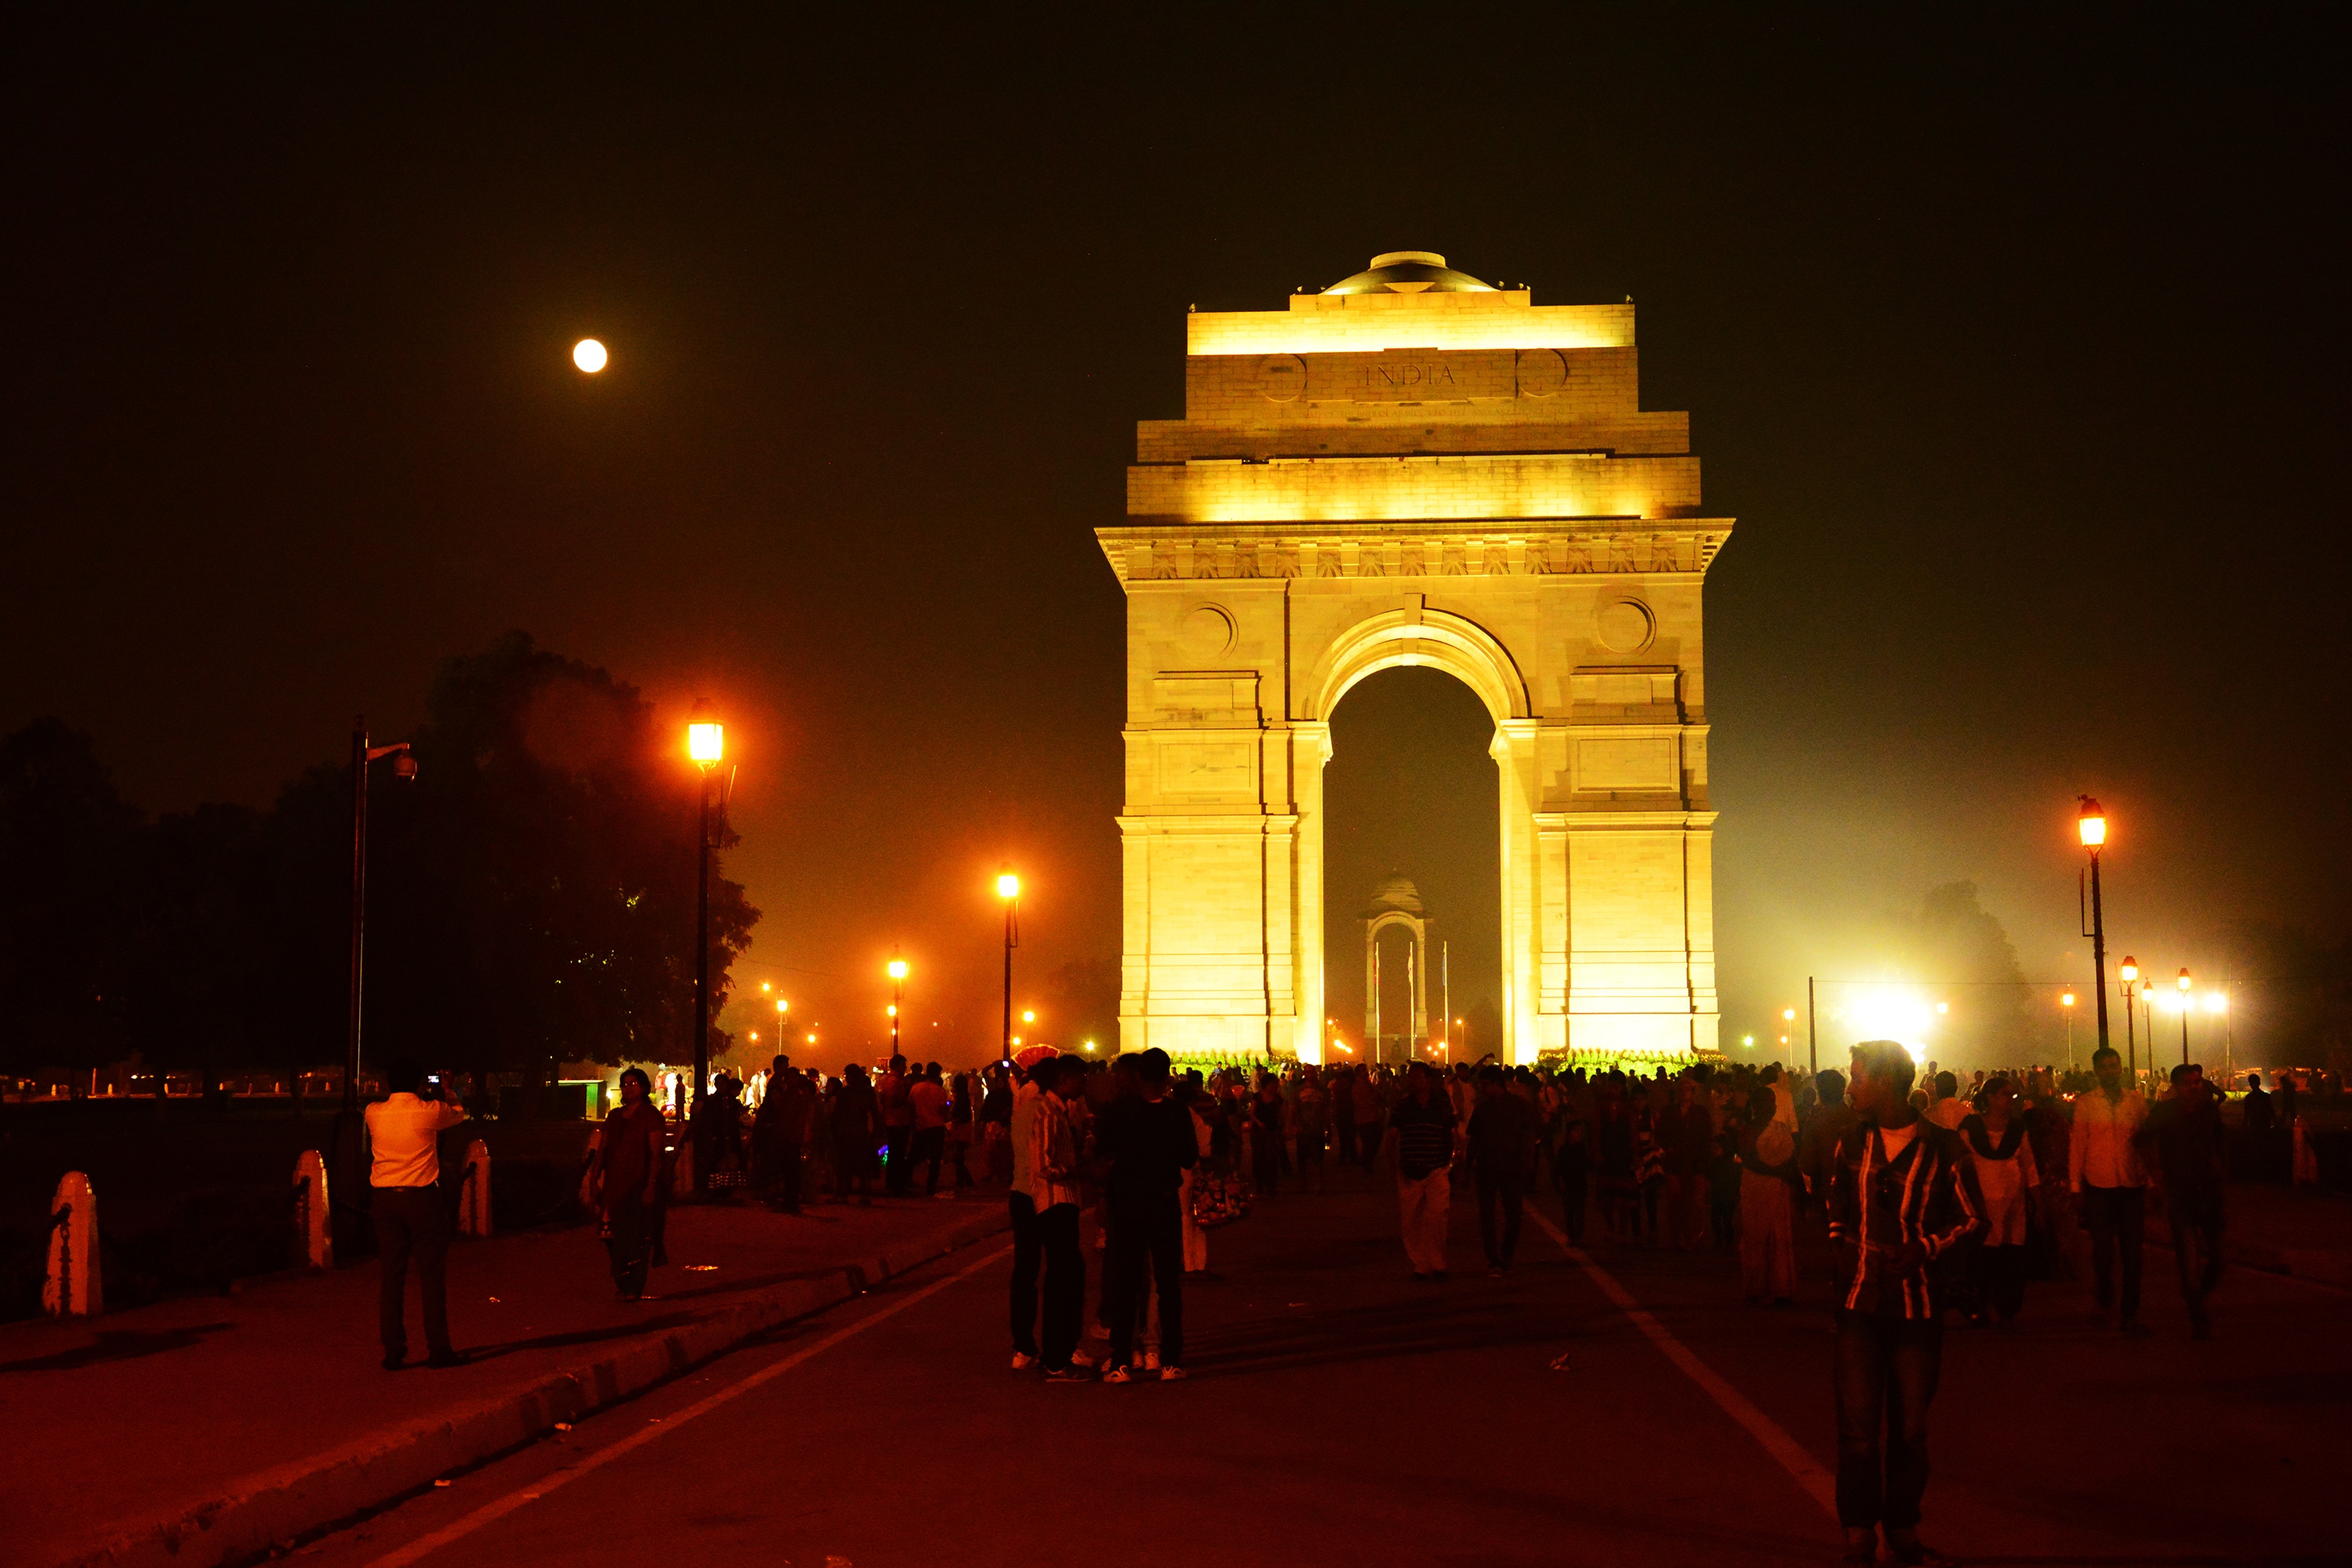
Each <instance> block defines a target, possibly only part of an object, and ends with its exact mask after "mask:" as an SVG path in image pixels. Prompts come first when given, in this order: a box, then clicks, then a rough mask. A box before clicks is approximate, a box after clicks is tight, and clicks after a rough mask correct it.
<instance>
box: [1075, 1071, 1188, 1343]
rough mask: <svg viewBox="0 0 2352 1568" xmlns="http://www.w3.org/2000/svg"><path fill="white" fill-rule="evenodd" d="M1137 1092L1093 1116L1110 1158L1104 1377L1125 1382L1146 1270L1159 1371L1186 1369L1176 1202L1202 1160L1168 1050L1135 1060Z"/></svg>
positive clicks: (1098, 1140)
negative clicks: (1174, 1084) (1154, 1299)
mask: <svg viewBox="0 0 2352 1568" xmlns="http://www.w3.org/2000/svg"><path fill="white" fill-rule="evenodd" d="M1136 1076H1137V1079H1138V1080H1139V1088H1140V1089H1141V1092H1140V1093H1139V1094H1134V1095H1123V1096H1121V1097H1120V1098H1119V1099H1118V1100H1113V1101H1112V1102H1111V1103H1110V1105H1109V1106H1108V1108H1107V1109H1105V1110H1104V1111H1103V1113H1102V1115H1101V1116H1100V1117H1099V1118H1098V1119H1097V1122H1096V1128H1095V1148H1096V1151H1097V1153H1098V1154H1100V1156H1101V1157H1102V1158H1103V1159H1105V1160H1107V1161H1108V1162H1109V1164H1110V1175H1109V1179H1108V1181H1107V1182H1106V1183H1105V1187H1106V1195H1107V1197H1108V1206H1109V1210H1110V1248H1109V1251H1110V1258H1109V1262H1108V1268H1109V1270H1110V1278H1109V1281H1108V1289H1106V1291H1105V1295H1106V1296H1108V1299H1109V1301H1110V1366H1109V1368H1108V1370H1107V1371H1106V1372H1105V1373H1103V1381H1104V1382H1106V1383H1126V1382H1128V1381H1129V1380H1130V1379H1131V1378H1132V1376H1133V1375H1134V1373H1133V1372H1132V1370H1131V1368H1130V1363H1131V1362H1132V1360H1133V1355H1134V1349H1135V1329H1136V1323H1137V1321H1138V1319H1139V1317H1140V1316H1141V1309H1142V1305H1143V1283H1144V1276H1145V1270H1146V1268H1147V1267H1148V1268H1149V1269H1150V1279H1151V1289H1152V1290H1153V1292H1154V1293H1155V1294H1156V1295H1157V1296H1158V1298H1159V1303H1160V1380H1161V1381H1162V1382H1169V1383H1172V1382H1174V1381H1176V1380H1178V1379H1180V1378H1181V1377H1182V1376H1183V1375H1184V1222H1183V1216H1182V1214H1181V1211H1180V1210H1179V1209H1178V1207H1177V1205H1178V1203H1179V1201H1180V1196H1179V1195H1180V1194H1181V1191H1182V1188H1183V1183H1184V1173H1185V1172H1186V1171H1189V1170H1191V1169H1192V1167H1193V1166H1194V1165H1195V1164H1197V1163H1199V1161H1200V1145H1199V1144H1198V1142H1195V1134H1194V1131H1193V1129H1192V1112H1191V1111H1189V1110H1185V1109H1184V1105H1183V1102H1182V1101H1181V1100H1178V1099H1177V1098H1176V1096H1175V1095H1174V1093H1173V1092H1171V1086H1170V1084H1169V1072H1168V1053H1167V1052H1166V1051H1163V1050H1160V1048H1159V1047H1152V1048H1151V1049H1150V1050H1147V1051H1145V1052H1144V1053H1143V1055H1142V1057H1141V1058H1140V1059H1139V1061H1137V1063H1136Z"/></svg>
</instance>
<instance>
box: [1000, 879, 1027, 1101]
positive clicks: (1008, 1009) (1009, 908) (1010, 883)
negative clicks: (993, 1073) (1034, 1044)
mask: <svg viewBox="0 0 2352 1568" xmlns="http://www.w3.org/2000/svg"><path fill="white" fill-rule="evenodd" d="M996 896H997V897H998V898H1000V899H1003V900H1004V1059H1005V1060H1006V1061H1011V1060H1012V1059H1013V949H1014V948H1016V947H1018V946H1020V945H1021V879H1020V878H1018V877H1016V876H1014V875H1013V868H1012V867H1011V866H1009V865H1008V866H1006V867H1005V868H1004V869H1003V870H1002V871H1000V872H998V873H997V875H996Z"/></svg>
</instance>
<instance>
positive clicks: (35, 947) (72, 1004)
mask: <svg viewBox="0 0 2352 1568" xmlns="http://www.w3.org/2000/svg"><path fill="white" fill-rule="evenodd" d="M139 827H140V819H139V814H138V813H137V812H136V811H134V810H133V809H132V808H131V806H129V805H125V804H124V803H123V800H122V798H121V795H118V794H116V793H115V788H114V780H113V777H112V776H111V775H110V773H108V772H107V769H106V766H105V764H104V763H100V761H99V759H98V751H97V748H96V747H95V746H94V745H93V744H92V743H91V742H90V738H89V736H88V735H85V734H83V733H81V732H80V731H77V730H73V729H70V728H68V726H67V725H66V724H65V723H63V722H62V721H58V720H56V719H40V720H36V721H34V722H33V723H31V724H28V725H26V727H25V728H24V729H22V730H19V731H16V733H14V734H12V735H9V736H7V737H5V739H0V1062H5V1066H6V1068H8V1069H10V1070H16V1071H29V1070H32V1069H34V1068H51V1067H58V1068H89V1067H95V1066H98V1065H100V1064H102V1063H104V1062H108V1061H112V1060H115V1059H118V1058H120V1057H121V1056H122V1055H123V1054H124V1052H125V1051H126V1050H127V1049H128V1048H129V1040H130V1007H129V997H128V994H127V993H126V990H125V986H126V984H127V982H128V980H129V978H130V975H131V962H130V942H129V941H128V934H127V931H126V912H127V908H128V900H129V896H130V883H131V865H132V858H133V856H134V854H135V851H136V846H137V836H138V832H139Z"/></svg>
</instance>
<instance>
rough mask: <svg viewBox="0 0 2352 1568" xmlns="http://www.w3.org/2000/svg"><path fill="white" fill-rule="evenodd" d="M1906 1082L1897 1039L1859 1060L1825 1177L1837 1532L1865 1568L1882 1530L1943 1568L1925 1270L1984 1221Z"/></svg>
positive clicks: (1935, 1365)
mask: <svg viewBox="0 0 2352 1568" xmlns="http://www.w3.org/2000/svg"><path fill="white" fill-rule="evenodd" d="M1911 1076H1912V1065H1911V1054H1910V1053H1909V1052H1908V1051H1906V1050H1905V1049H1904V1048H1903V1047H1902V1046H1900V1045H1898V1044H1896V1043H1895V1041H1893V1040H1865V1041H1864V1042H1863V1043H1862V1044H1861V1045H1858V1046H1856V1047H1853V1081H1852V1083H1851V1085H1850V1087H1849V1089H1848V1090H1847V1093H1848V1097H1849V1099H1850V1100H1852V1101H1853V1108H1854V1110H1857V1111H1858V1112H1860V1113H1861V1116H1862V1121H1860V1122H1859V1123H1858V1124H1857V1125H1856V1126H1854V1127H1853V1128H1851V1129H1849V1130H1848V1131H1847V1132H1846V1134H1845V1136H1844V1137H1843V1138H1841V1139H1840V1140H1839V1141H1838V1149H1837V1156H1836V1160H1835V1163H1834V1164H1833V1167H1832V1173H1831V1177H1830V1203H1829V1210H1830V1247H1831V1254H1832V1260H1833V1263H1834V1266H1835V1274H1834V1278H1835V1280H1836V1290H1837V1295H1836V1302H1837V1305H1836V1309H1835V1315H1836V1322H1837V1351H1836V1363H1835V1384H1836V1389H1837V1426H1838V1472H1837V1510H1838V1523H1839V1524H1840V1525H1842V1526H1843V1527H1844V1530H1845V1561H1846V1562H1847V1563H1853V1564H1856V1565H1857V1568H1859V1565H1860V1564H1864V1563H1871V1562H1873V1561H1874V1560H1875V1558H1876V1555H1877V1549H1878V1532H1879V1530H1880V1528H1881V1527H1882V1526H1884V1528H1885V1535H1886V1552H1887V1555H1888V1557H1889V1558H1891V1559H1892V1560H1893V1561H1894V1562H1895V1563H1905V1564H1939V1563H1945V1562H1947V1561H1948V1559H1946V1558H1945V1557H1944V1556H1943V1555H1942V1554H1941V1553H1939V1552H1936V1551H1934V1550H1933V1549H1931V1548H1930V1547H1928V1546H1927V1545H1926V1544H1925V1543H1924V1542H1921V1541H1920V1539H1919V1507H1920V1502H1921V1500H1922V1498H1923V1497H1924V1496H1925V1494H1926V1492H1927V1406H1928V1405H1929V1404H1930V1403H1931V1402H1932V1401H1933V1400H1934V1399H1935V1397H1936V1379H1937V1374H1938V1373H1939V1372H1940V1371H1941V1370H1942V1365H1943V1352H1944V1331H1943V1325H1942V1323H1941V1322H1940V1321H1939V1320H1938V1319H1937V1303H1936V1300H1935V1295H1934V1287H1933V1284H1932V1282H1931V1281H1930V1279H1929V1278H1928V1268H1929V1266H1930V1265H1931V1264H1933V1263H1934V1262H1935V1261H1936V1259H1937V1258H1940V1257H1942V1256H1943V1255H1945V1254H1946V1253H1948V1252H1949V1251H1950V1250H1951V1249H1952V1248H1953V1247H1957V1246H1958V1245H1959V1244H1960V1243H1961V1242H1963V1241H1965V1240H1966V1239H1967V1238H1968V1237H1969V1236H1970V1235H1972V1234H1973V1233H1974V1232H1975V1231H1976V1229H1977V1228H1978V1226H1979V1223H1980V1222H1979V1215H1978V1206H1977V1204H1976V1200H1975V1195H1974V1194H1972V1193H1971V1192H1970V1191H1969V1181H1968V1177H1967V1174H1966V1171H1965V1168H1964V1166H1963V1164H1962V1162H1961V1157H1960V1143H1959V1140H1958V1137H1957V1136H1956V1135H1954V1134H1953V1133H1951V1132H1949V1131H1946V1130H1945V1129H1943V1128H1940V1127H1937V1126H1934V1125H1932V1124H1931V1123H1929V1122H1928V1121H1927V1120H1926V1119H1925V1118H1924V1117H1922V1116H1921V1115H1920V1114H1919V1113H1918V1112H1917V1111H1916V1110H1913V1109H1912V1107H1911V1102H1910V1095H1911Z"/></svg>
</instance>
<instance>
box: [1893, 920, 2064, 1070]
mask: <svg viewBox="0 0 2352 1568" xmlns="http://www.w3.org/2000/svg"><path fill="white" fill-rule="evenodd" d="M1895 935H1896V937H1897V939H1898V942H1899V944H1900V946H1901V947H1902V949H1903V950H1904V951H1903V954H1902V956H1903V959H1904V961H1905V964H1906V967H1907V968H1908V969H1909V971H1910V973H1913V974H1915V975H1916V976H1918V977H1919V979H1920V980H1921V981H1922V982H1924V983H1925V984H1926V985H1927V988H1928V989H1929V990H1931V991H1933V992H1935V993H1936V994H1937V997H1938V999H1939V1000H1941V1001H1943V1002H1944V1003H1946V1004H1947V1005H1948V1006H1949V1007H1950V1008H1951V1011H1950V1012H1949V1013H1948V1014H1940V1015H1938V1016H1937V1020H1936V1028H1935V1031H1934V1035H1933V1037H1932V1044H1931V1046H1930V1051H1931V1054H1933V1055H1935V1056H1936V1057H1937V1058H1939V1059H1941V1060H1942V1061H1943V1062H1944V1063H1945V1064H1946V1065H1947V1066H1948V1065H1950V1064H1952V1063H1954V1062H1956V1061H1963V1062H1966V1061H1980V1062H1986V1063H1995V1062H1998V1063H2009V1062H2015V1061H2019V1060H2021V1059H2024V1058H2026V1057H2028V1056H2032V1055H2036V1054H2039V1053H2037V1052H2036V1051H2034V1050H2033V1049H2032V1047H2033V1046H2034V1045H2036V1044H2038V1043H2039V1042H2036V1041H2034V1040H2032V1037H2031V1028H2032V1006H2031V1004H2030V1002H2029V1000H2028V998H2027V995H2026V990H2025V972H2024V970H2022V969H2021V968H2020V967H2019V966H2018V963H2017V949H2016V948H2015V947H2014V946H2012V945H2011V942H2010V940H2009V932H2008V931H2006V930H2005V929H2003V927H2002V926H2001V923H2000V921H1999V920H1998V919H1996V918H1995V917H1994V916H1993V914H1992V913H1991V911H1990V910H1987V909H1986V908H1985V907H1984V904H1983V902H1982V901H1981V900H1979V898H1978V896H1977V885H1976V884H1975V883H1974V882H1947V883H1945V884H1944V885H1943V886H1942V887H1939V888H1934V889H1929V890H1928V893H1927V897H1926V898H1925V899H1923V900H1920V903H1919V909H1918V911H1917V912H1916V914H1914V915H1912V916H1911V917H1909V919H1908V920H1906V921H1901V922H1899V923H1898V924H1897V926H1896V929H1895ZM1955 1047H1957V1048H1955Z"/></svg>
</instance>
